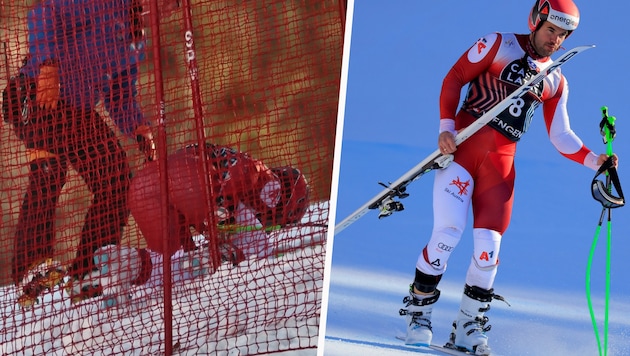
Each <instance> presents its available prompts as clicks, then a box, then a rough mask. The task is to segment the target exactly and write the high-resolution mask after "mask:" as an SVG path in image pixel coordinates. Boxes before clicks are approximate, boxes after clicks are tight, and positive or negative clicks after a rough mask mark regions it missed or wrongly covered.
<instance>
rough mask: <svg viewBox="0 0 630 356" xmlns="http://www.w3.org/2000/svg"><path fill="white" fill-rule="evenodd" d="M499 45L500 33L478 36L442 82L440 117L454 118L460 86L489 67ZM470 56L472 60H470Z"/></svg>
mask: <svg viewBox="0 0 630 356" xmlns="http://www.w3.org/2000/svg"><path fill="white" fill-rule="evenodd" d="M500 46H501V34H499V33H495V34H490V35H488V36H485V37H482V38H480V39H479V40H478V41H477V42H475V44H474V45H473V46H472V47H470V49H468V51H466V53H464V54H463V55H462V56H461V57H459V59H458V60H457V62H456V63H455V64H454V65H453V67H452V68H451V70H450V71H449V72H448V73H447V74H446V77H445V78H444V81H443V82H442V91H441V92H440V118H441V119H455V115H456V114H457V107H458V105H459V99H460V94H461V91H462V88H463V87H464V86H465V85H466V84H468V83H469V82H470V81H471V80H473V79H475V78H476V77H478V76H479V75H481V73H483V72H485V71H487V70H488V68H490V65H492V62H493V61H494V57H495V56H496V54H497V52H498V51H499V47H500ZM471 58H472V59H473V61H474V62H473V61H471Z"/></svg>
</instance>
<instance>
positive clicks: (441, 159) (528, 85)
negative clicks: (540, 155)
mask: <svg viewBox="0 0 630 356" xmlns="http://www.w3.org/2000/svg"><path fill="white" fill-rule="evenodd" d="M593 47H595V46H594V45H587V46H578V47H575V48H573V49H571V50H569V51H567V52H565V53H564V54H563V55H561V56H560V57H559V58H558V59H556V60H555V61H554V62H553V63H552V64H551V65H550V66H549V67H547V68H545V69H543V70H541V71H540V72H539V73H538V74H536V75H534V76H533V77H531V78H529V80H527V81H526V82H525V83H524V84H523V85H521V86H520V87H519V88H518V89H516V90H515V91H514V92H512V94H511V95H509V96H508V97H506V98H505V99H503V100H502V101H501V102H499V103H498V104H497V105H495V106H494V107H493V108H492V109H490V110H488V111H486V112H485V113H484V115H482V116H481V117H480V118H478V119H477V120H475V121H474V122H473V123H472V124H470V125H469V126H468V127H466V128H465V129H463V130H461V131H460V132H459V133H458V134H457V136H455V144H456V145H460V144H461V143H462V142H464V141H466V140H467V139H468V138H469V137H470V136H472V135H473V134H475V133H476V132H477V131H479V130H480V129H481V128H482V127H484V126H485V125H486V124H488V123H489V122H490V121H492V120H493V119H494V118H495V117H496V116H497V115H499V114H500V113H501V112H503V111H504V110H506V109H508V108H509V107H510V106H512V105H517V103H518V100H519V99H520V98H521V97H522V96H523V95H525V94H527V92H529V91H530V90H531V89H532V88H534V87H536V86H537V85H538V84H540V83H541V82H542V81H543V80H544V79H545V78H546V77H547V76H548V75H549V74H550V73H552V72H553V71H554V70H556V69H557V68H559V67H560V66H562V65H563V64H564V63H566V62H567V61H569V60H570V59H571V58H573V57H574V56H575V55H577V54H579V53H581V52H583V51H586V50H587V49H590V48H593ZM452 160H453V155H450V154H447V155H443V154H442V153H441V152H440V150H439V149H438V150H435V151H434V152H433V153H431V154H430V155H429V156H427V157H426V158H425V159H423V160H422V161H421V162H420V163H418V164H417V165H416V166H415V167H413V168H412V169H411V170H409V171H408V172H407V173H405V174H403V175H402V176H401V177H400V178H398V179H397V180H396V181H394V182H393V183H390V184H389V185H385V184H384V183H380V182H379V184H381V185H382V186H384V187H385V189H384V190H383V191H381V192H380V193H379V194H377V195H376V196H374V197H373V198H372V199H370V200H369V201H368V202H367V203H365V204H364V205H363V206H361V207H360V208H359V209H357V210H356V211H354V212H353V213H352V214H350V215H349V216H348V217H346V218H345V219H343V220H342V221H341V222H339V223H338V224H337V225H335V234H338V233H340V232H341V231H343V230H344V229H345V228H347V227H348V226H350V225H352V223H354V222H355V221H357V220H359V219H360V218H361V217H362V216H363V215H365V214H367V212H368V211H369V210H373V209H378V210H379V214H378V218H379V219H381V218H384V217H387V216H389V215H391V214H393V213H394V212H396V211H401V210H403V205H402V203H401V202H400V201H399V200H398V199H403V198H406V197H408V196H409V194H408V193H407V192H406V190H407V186H408V185H409V184H410V183H411V182H413V181H415V180H416V179H418V178H420V177H421V176H423V175H424V174H426V173H428V172H430V171H432V170H434V169H439V168H445V167H446V166H448V165H449V164H450V163H451V161H452Z"/></svg>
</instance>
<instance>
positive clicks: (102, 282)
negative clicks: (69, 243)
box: [67, 245, 142, 308]
mask: <svg viewBox="0 0 630 356" xmlns="http://www.w3.org/2000/svg"><path fill="white" fill-rule="evenodd" d="M93 261H94V269H93V270H92V271H90V273H88V274H86V275H84V276H83V277H82V278H80V279H79V278H75V279H74V280H73V281H72V282H71V283H69V288H67V290H68V293H69V294H70V297H71V300H72V303H79V302H81V301H84V300H87V299H92V298H97V297H102V298H101V300H102V303H103V308H110V307H114V306H117V305H120V304H123V303H126V302H128V301H129V300H130V299H131V297H130V295H129V289H130V288H131V283H132V281H133V280H135V279H136V278H137V277H138V275H139V273H140V268H141V263H142V262H141V260H140V257H139V253H138V251H137V250H136V249H135V248H128V247H121V246H118V245H107V246H103V247H101V248H99V249H97V250H96V251H95V252H94V257H93Z"/></svg>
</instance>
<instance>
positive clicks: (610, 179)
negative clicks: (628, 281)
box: [586, 106, 625, 356]
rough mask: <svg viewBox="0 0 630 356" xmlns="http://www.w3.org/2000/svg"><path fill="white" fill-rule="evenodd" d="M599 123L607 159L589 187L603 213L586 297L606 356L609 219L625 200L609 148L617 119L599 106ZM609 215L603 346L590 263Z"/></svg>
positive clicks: (594, 245) (597, 335) (592, 246)
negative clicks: (597, 318)
mask: <svg viewBox="0 0 630 356" xmlns="http://www.w3.org/2000/svg"><path fill="white" fill-rule="evenodd" d="M602 116H603V117H602V121H601V122H600V133H601V134H602V136H603V138H604V143H605V144H606V155H607V156H608V159H607V160H606V162H604V164H603V165H602V166H601V167H600V168H599V169H598V171H597V174H596V175H595V178H594V179H593V183H592V184H591V192H592V194H593V197H594V198H595V199H596V200H598V201H599V202H600V203H602V206H603V208H602V213H601V215H600V218H599V223H598V225H597V229H596V231H595V237H594V239H593V243H592V245H591V250H590V253H589V259H588V264H587V271H586V297H587V302H588V308H589V313H590V316H591V322H592V324H593V329H594V331H595V338H596V339H597V348H598V351H599V355H600V356H601V355H604V356H606V355H607V354H608V320H609V305H610V270H611V263H610V262H611V242H612V238H611V237H612V218H611V209H612V208H617V207H621V206H623V205H624V204H625V200H624V198H623V193H622V191H621V185H620V184H619V178H618V176H617V171H616V168H615V164H614V161H613V157H614V153H613V148H612V142H613V140H614V138H615V136H616V130H615V121H616V118H615V117H614V116H609V115H608V108H607V107H605V106H604V107H602ZM602 173H605V174H606V184H604V183H603V182H601V181H598V180H597V176H599V175H600V174H602ZM613 185H614V186H615V188H616V189H617V192H618V193H619V194H620V196H619V197H616V196H614V195H613V194H612V188H613ZM606 213H608V214H607V215H608V219H607V220H608V221H607V234H606V236H607V240H606V245H607V248H606V282H605V283H606V294H605V306H604V308H605V309H604V344H603V346H602V342H601V340H600V333H599V330H598V328H597V320H596V318H595V313H594V310H593V303H592V298H591V270H592V264H593V256H594V255H595V249H596V246H597V242H598V238H599V235H600V232H601V228H602V224H603V221H604V216H605V215H606Z"/></svg>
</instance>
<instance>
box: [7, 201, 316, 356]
mask: <svg viewBox="0 0 630 356" xmlns="http://www.w3.org/2000/svg"><path fill="white" fill-rule="evenodd" d="M327 210H328V203H323V204H319V205H317V206H312V207H311V210H310V211H309V212H307V214H306V216H307V217H309V218H310V220H309V221H304V222H305V223H306V222H309V223H313V224H311V225H310V226H307V225H308V224H306V225H305V226H304V227H299V228H291V229H283V230H280V231H278V232H273V233H272V234H273V235H272V238H274V239H275V241H276V242H278V244H277V246H280V248H279V250H277V251H278V252H279V253H277V254H276V256H274V257H270V258H266V259H255V258H251V259H249V260H246V261H244V262H242V263H241V264H239V265H238V266H237V267H232V266H231V264H228V263H226V264H223V265H222V266H221V267H220V268H219V270H218V271H217V272H216V273H214V274H212V275H209V276H204V277H199V278H196V279H193V280H188V281H184V283H176V284H174V287H173V324H174V325H173V340H174V345H175V346H174V351H175V353H174V354H176V355H204V354H206V355H207V354H212V355H250V354H256V353H278V354H283V355H284V354H286V355H314V354H315V353H316V351H315V348H316V346H317V337H318V327H319V314H320V308H321V298H322V289H323V279H324V278H323V273H324V257H323V256H324V254H325V247H324V244H323V242H324V241H325V235H326V229H325V225H322V224H325V221H326V220H327V216H328V215H327ZM300 244H301V246H300ZM282 251H289V252H284V253H282ZM132 296H133V298H132V300H131V302H130V303H129V304H126V305H122V306H120V307H115V308H107V309H105V310H104V309H102V307H101V305H102V304H101V303H100V300H99V299H98V298H94V299H90V300H86V301H83V302H81V303H78V304H72V303H70V301H69V298H67V296H66V294H65V292H64V291H63V290H62V289H61V288H60V287H57V288H56V289H55V290H54V292H53V293H48V294H44V300H43V302H41V303H40V304H37V305H35V307H34V308H32V309H24V308H22V307H21V306H19V305H18V304H17V303H15V300H16V298H17V296H16V288H15V287H5V288H0V301H2V305H3V308H2V309H0V318H1V319H2V320H3V324H2V327H1V328H0V330H1V332H0V355H3V356H4V355H35V354H37V355H40V354H41V355H162V354H164V342H163V337H164V324H163V319H162V313H163V310H164V299H163V297H162V294H161V293H160V292H159V291H155V290H149V289H148V288H145V287H142V286H139V287H135V288H134V290H133V291H132ZM191 296H198V297H197V298H194V297H193V298H191ZM276 313H278V315H276ZM298 349H301V350H298ZM286 350H294V351H286Z"/></svg>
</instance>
